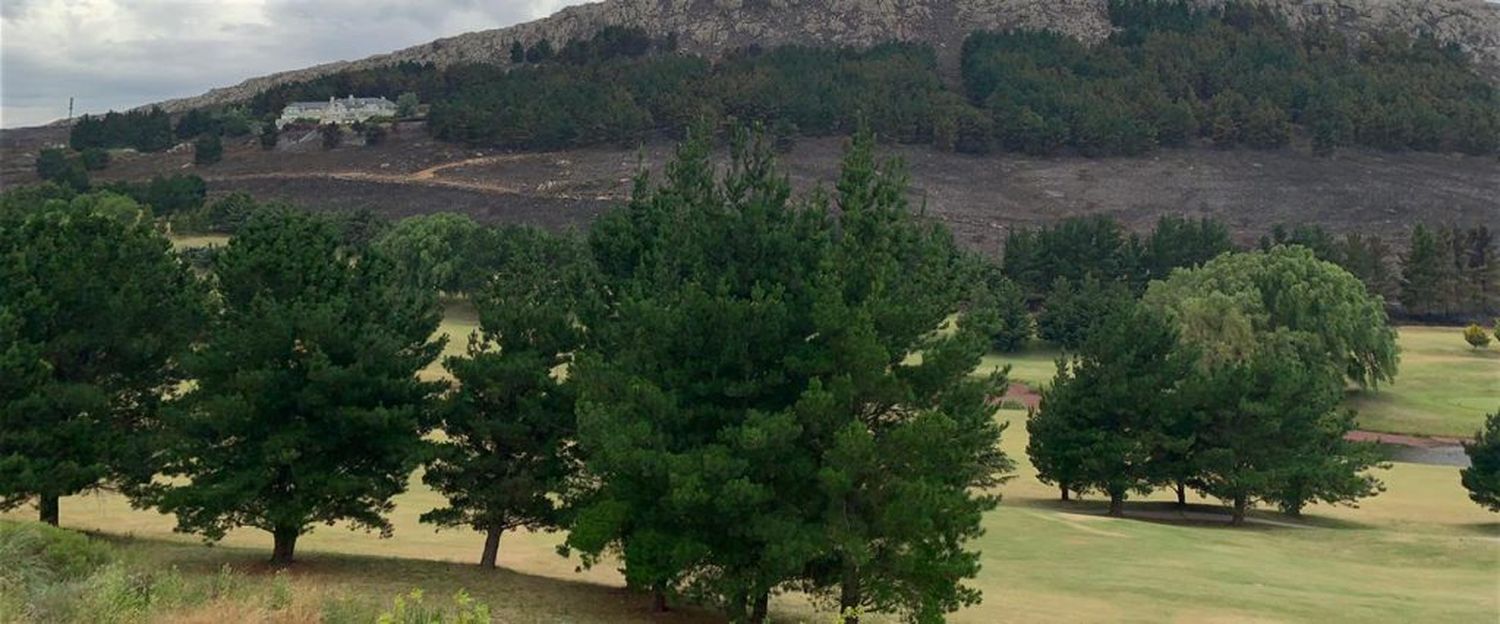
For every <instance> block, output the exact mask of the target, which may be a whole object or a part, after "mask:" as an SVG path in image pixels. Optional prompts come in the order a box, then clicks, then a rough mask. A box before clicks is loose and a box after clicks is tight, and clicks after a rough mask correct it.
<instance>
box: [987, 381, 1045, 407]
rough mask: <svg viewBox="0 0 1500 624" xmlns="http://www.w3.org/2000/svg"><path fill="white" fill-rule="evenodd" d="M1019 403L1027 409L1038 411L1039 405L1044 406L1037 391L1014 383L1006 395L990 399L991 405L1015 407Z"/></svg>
mask: <svg viewBox="0 0 1500 624" xmlns="http://www.w3.org/2000/svg"><path fill="white" fill-rule="evenodd" d="M1017 403H1019V404H1021V405H1023V406H1025V407H1026V409H1036V407H1037V406H1038V405H1041V404H1042V395H1041V394H1039V393H1038V392H1037V391H1036V390H1033V389H1031V386H1028V385H1026V384H1023V383H1013V384H1011V385H1010V387H1009V388H1006V389H1005V394H1003V395H1000V396H998V397H991V398H990V404H991V405H1006V404H1010V405H1014V404H1017Z"/></svg>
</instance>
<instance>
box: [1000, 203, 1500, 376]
mask: <svg viewBox="0 0 1500 624" xmlns="http://www.w3.org/2000/svg"><path fill="white" fill-rule="evenodd" d="M1277 246H1300V247H1305V248H1307V249H1309V250H1310V251H1311V252H1312V254H1313V255H1314V256H1316V257H1317V258H1318V259H1320V260H1326V261H1328V262H1332V263H1333V264H1336V265H1338V266H1339V267H1341V268H1343V269H1344V270H1346V271H1348V272H1349V273H1350V274H1352V275H1353V276H1354V277H1356V278H1358V279H1359V281H1360V282H1361V283H1363V284H1364V287H1365V289H1366V290H1367V291H1368V292H1370V293H1371V294H1373V295H1379V296H1381V297H1383V298H1384V300H1385V302H1386V303H1387V305H1388V306H1389V307H1390V311H1391V312H1392V313H1394V314H1396V315H1398V316H1402V317H1405V318H1412V319H1418V320H1426V321H1449V322H1461V323H1468V322H1481V323H1488V322H1490V320H1491V319H1494V318H1496V317H1500V255H1497V254H1500V241H1496V240H1495V236H1494V233H1493V232H1492V231H1491V230H1490V229H1489V227H1488V226H1485V225H1478V226H1474V227H1469V228H1463V227H1456V226H1445V227H1440V228H1430V227H1428V226H1425V225H1421V224H1418V225H1417V226H1416V227H1415V228H1414V229H1413V231H1412V237H1411V240H1410V242H1409V247H1408V249H1407V250H1405V251H1404V252H1401V253H1397V252H1395V251H1393V250H1392V249H1391V247H1390V246H1389V245H1387V244H1386V243H1385V242H1384V241H1383V240H1382V239H1380V238H1379V237H1375V236H1368V235H1363V234H1347V235H1345V236H1343V237H1337V236H1334V235H1333V234H1331V233H1329V232H1327V231H1326V230H1324V229H1322V228H1320V227H1318V226H1310V225H1301V226H1296V227H1292V228H1287V227H1284V226H1276V227H1275V228H1273V230H1272V231H1271V232H1270V233H1268V234H1267V235H1266V236H1265V237H1263V238H1262V239H1261V242H1260V249H1261V250H1263V251H1269V250H1271V249H1272V248H1274V247H1277ZM1233 249H1234V247H1233V245H1232V244H1231V242H1230V240H1229V235H1228V231H1227V229H1226V228H1225V227H1224V226H1223V225H1222V224H1219V223H1215V222H1212V221H1207V220H1200V221H1191V220H1186V219H1182V218H1178V217H1171V216H1167V217H1163V218H1162V219H1161V220H1160V221H1159V222H1158V223H1157V224H1156V226H1155V228H1153V229H1152V231H1150V232H1147V233H1145V234H1143V235H1142V234H1134V233H1130V232H1128V231H1126V230H1125V228H1124V227H1122V226H1121V225H1120V224H1119V223H1117V222H1115V221H1113V220H1111V219H1109V218H1108V217H1100V216H1094V217H1078V218H1073V219H1067V220H1064V221H1062V222H1060V223H1058V224H1056V225H1052V226H1046V227H1040V228H1035V229H1019V230H1012V231H1011V233H1010V235H1009V236H1008V237H1007V239H1006V243H1005V249H1004V252H1003V258H1002V263H1001V264H1002V273H1003V274H1004V276H1005V277H1006V278H1008V279H1009V280H1011V281H1013V282H1014V283H1015V284H1016V286H1017V287H1018V288H1019V289H1020V290H1021V292H1022V296H1023V297H1024V299H1025V300H1026V301H1027V302H1028V303H1029V304H1030V305H1031V306H1032V307H1037V308H1040V309H1041V314H1040V315H1039V316H1038V319H1037V320H1038V323H1037V330H1038V332H1039V333H1040V335H1041V337H1042V338H1044V339H1047V340H1049V341H1052V342H1055V343H1058V344H1060V345H1062V346H1065V347H1069V348H1076V347H1078V346H1080V345H1081V344H1082V339H1081V337H1082V336H1083V335H1084V334H1086V333H1087V331H1088V329H1089V327H1090V325H1091V324H1092V323H1094V322H1096V321H1097V320H1098V319H1100V318H1103V317H1104V316H1106V315H1107V313H1108V312H1109V311H1112V310H1113V309H1115V308H1116V307H1118V306H1115V305H1113V304H1112V303H1111V302H1112V301H1117V300H1118V299H1120V298H1121V297H1122V296H1124V295H1127V294H1129V293H1134V294H1136V295H1139V294H1140V293H1142V292H1144V290H1145V287H1146V285H1147V284H1148V283H1149V282H1151V281H1153V280H1161V279H1166V278H1167V277H1168V276H1169V275H1170V274H1171V272H1172V271H1173V270H1174V269H1177V268H1185V267H1192V266H1196V265H1199V264H1202V263H1204V262H1206V261H1208V260H1211V259H1213V258H1214V257H1216V256H1218V255H1220V254H1222V253H1224V252H1227V251H1231V250H1233Z"/></svg>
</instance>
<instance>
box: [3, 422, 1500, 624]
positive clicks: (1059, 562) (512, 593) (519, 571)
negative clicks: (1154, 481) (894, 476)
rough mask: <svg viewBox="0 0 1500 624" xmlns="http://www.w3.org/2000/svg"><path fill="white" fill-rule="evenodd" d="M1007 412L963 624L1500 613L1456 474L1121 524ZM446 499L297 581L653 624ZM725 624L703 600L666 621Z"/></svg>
mask: <svg viewBox="0 0 1500 624" xmlns="http://www.w3.org/2000/svg"><path fill="white" fill-rule="evenodd" d="M999 417H1000V418H1001V419H1003V420H1005V421H1007V422H1009V423H1011V426H1010V427H1009V428H1008V429H1007V431H1006V435H1005V440H1004V448H1005V450H1006V451H1007V452H1008V453H1009V454H1010V455H1011V456H1012V457H1014V458H1015V459H1016V460H1017V461H1018V463H1019V467H1018V470H1017V473H1016V478H1015V479H1013V480H1012V481H1010V482H1009V483H1007V484H1006V485H1005V486H1003V488H1002V492H1003V494H1004V496H1005V501H1004V502H1003V503H1002V505H1001V507H1000V508H999V509H997V510H996V511H994V512H991V513H990V514H989V515H988V516H987V517H986V518H985V526H986V529H987V532H986V534H985V536H984V537H983V538H982V539H980V540H979V542H978V543H977V544H975V546H976V547H977V548H979V549H980V550H981V551H982V552H983V565H984V568H983V571H982V572H981V573H980V576H979V578H978V579H976V581H975V583H974V584H975V586H977V587H979V588H980V589H982V590H983V591H984V593H985V600H984V602H983V604H981V605H979V606H976V607H973V608H970V609H967V610H965V611H962V612H960V613H958V614H956V615H955V616H954V617H953V618H952V620H953V621H955V622H973V623H976V624H977V623H987V622H1004V621H1017V622H1027V621H1068V622H1118V621H1140V622H1148V621H1149V622H1162V621H1176V622H1205V621H1206V622H1249V621H1256V622H1261V621H1314V620H1317V621H1322V622H1371V621H1393V622H1396V621H1406V622H1417V621H1421V622H1439V621H1441V622H1481V621H1494V617H1495V614H1496V613H1500V593H1497V592H1496V591H1495V589H1496V584H1497V582H1500V523H1497V516H1495V515H1494V514H1491V513H1489V512H1486V511H1484V510H1483V509H1481V508H1480V507H1478V506H1477V505H1474V504H1473V503H1471V502H1469V500H1468V499H1467V497H1466V496H1465V494H1464V492H1463V490H1462V488H1461V487H1460V486H1459V484H1458V471H1457V469H1455V468H1446V467H1437V466H1423V465H1416V464H1403V463H1398V464H1395V466H1394V467H1393V468H1392V469H1391V470H1390V471H1388V472H1385V473H1383V474H1382V478H1383V479H1384V480H1385V481H1386V484H1387V486H1388V491H1387V492H1385V493H1384V494H1382V495H1380V496H1379V497H1377V498H1375V499H1372V500H1370V501H1368V502H1366V503H1365V504H1364V505H1363V506H1362V508H1360V509H1350V508H1333V507H1327V506H1316V507H1313V508H1312V509H1310V510H1309V511H1308V517H1307V519H1306V520H1304V521H1301V522H1293V521H1291V520H1289V519H1287V518H1285V517H1282V516H1280V515H1279V514H1275V513H1271V512H1256V513H1255V514H1254V517H1255V518H1257V519H1259V520H1262V521H1266V522H1270V523H1275V524H1259V525H1252V526H1250V527H1246V528H1242V529H1230V528H1227V527H1224V526H1221V525H1219V524H1217V523H1204V522H1201V521H1199V522H1189V521H1180V520H1178V521H1166V520H1164V519H1160V518H1158V519H1142V518H1141V517H1140V516H1139V514H1142V513H1145V512H1156V513H1163V514H1168V515H1170V514H1172V513H1174V512H1172V511H1171V508H1170V506H1169V505H1167V504H1166V503H1165V501H1166V500H1167V498H1168V497H1167V496H1166V495H1162V496H1157V497H1153V498H1151V499H1150V500H1147V501H1140V502H1137V503H1135V504H1133V505H1131V506H1130V507H1128V509H1127V513H1131V514H1138V517H1137V518H1126V519H1112V518H1107V517H1104V516H1103V515H1102V512H1103V505H1104V503H1103V501H1100V500H1087V501H1084V502H1081V503H1078V502H1075V503H1071V504H1066V505H1064V504H1061V503H1058V502H1056V501H1055V500H1054V499H1055V496H1056V494H1055V492H1054V490H1053V489H1052V488H1051V487H1049V486H1046V485H1044V484H1042V483H1040V482H1038V481H1036V479H1035V478H1034V475H1033V472H1032V470H1031V468H1030V466H1029V464H1028V463H1027V462H1026V458H1025V452H1024V448H1025V444H1026V439H1025V428H1024V427H1023V426H1021V425H1022V420H1023V419H1024V418H1025V414H1024V413H1023V412H1019V411H1004V412H1001V413H1000V416H999ZM437 502H438V498H437V495H435V494H434V493H433V492H431V491H429V490H427V489H426V488H424V487H422V486H421V485H420V482H419V481H417V479H416V478H415V477H414V478H413V486H412V490H411V491H410V492H408V493H406V494H404V495H402V496H400V497H398V498H397V500H396V510H395V512H394V513H393V514H392V516H391V519H392V522H393V523H394V525H395V529H396V531H395V535H394V537H392V538H391V539H387V540H382V539H379V538H378V537H376V536H374V535H370V534H366V533H360V532H351V531H347V530H344V529H342V528H338V527H332V528H330V527H318V528H317V530H316V531H315V532H314V533H312V534H311V535H309V536H307V537H306V538H304V540H303V541H302V542H301V543H300V544H299V553H300V556H301V558H302V560H303V563H302V564H301V565H300V566H299V567H298V568H297V570H296V572H295V575H294V578H295V581H296V583H298V588H299V590H298V591H299V592H304V591H306V592H312V593H313V594H314V595H323V594H335V595H346V594H352V595H354V596H356V597H358V599H360V600H365V601H375V602H378V601H381V600H389V598H390V597H391V596H394V595H396V594H399V593H403V592H405V591H408V590H409V589H411V588H415V587H420V588H423V589H424V590H425V591H426V592H427V593H428V594H429V595H431V596H435V597H436V596H449V595H451V594H452V593H453V592H454V591H456V590H457V589H459V588H464V589H467V590H468V591H469V592H470V593H471V594H473V595H474V596H475V597H476V598H479V599H481V600H484V601H486V602H487V603H489V604H491V605H492V606H493V607H494V608H495V609H496V615H497V617H498V618H499V619H500V621H506V622H514V621H520V622H526V621H537V622H543V621H568V622H617V621H647V620H648V619H649V618H648V615H647V614H646V613H645V611H644V609H645V604H646V603H645V601H644V599H642V598H640V597H637V596H633V595H631V594H629V593H626V592H623V591H620V590H619V589H618V585H619V582H620V579H619V576H618V574H617V573H616V572H615V571H614V570H613V569H612V567H611V566H609V565H605V566H601V567H597V568H595V569H593V570H589V571H586V572H581V573H580V572H577V571H576V566H577V561H576V560H569V559H564V558H562V557H559V556H558V555H557V554H556V553H555V552H554V547H555V545H556V544H557V542H558V539H559V536H557V535H549V534H523V533H518V534H514V535H508V536H507V537H506V538H505V539H504V540H503V542H502V545H501V556H500V558H501V565H503V566H505V567H506V568H507V569H508V570H507V571H502V572H499V573H496V574H485V573H483V572H481V571H479V570H476V569H474V568H473V567H472V566H469V565H468V563H469V562H471V561H473V560H475V559H476V558H477V557H478V553H479V549H480V545H481V541H482V538H481V536H480V535H478V534H476V533H472V532H468V531H441V532H439V531H435V530H434V529H433V528H432V527H429V526H426V525H422V524H419V523H418V522H417V515H418V514H420V513H421V512H423V511H426V510H427V509H429V508H431V507H432V506H433V505H435V504H436V503H437ZM1195 503H1211V501H1195ZM1197 508H1199V509H1214V508H1213V507H1206V506H1205V507H1197ZM31 513H32V512H31V511H30V510H29V509H23V510H20V511H17V512H14V513H13V514H10V516H11V517H29V516H30V514H31ZM62 517H63V522H64V524H65V525H67V526H71V527H77V528H83V529H88V530H92V531H103V532H107V533H108V534H110V535H118V536H131V537H130V539H124V540H122V541H121V543H122V545H123V547H124V548H125V549H126V550H127V551H130V552H134V553H136V556H137V557H139V558H142V559H145V560H147V561H149V562H150V563H151V565H153V566H157V567H162V568H166V567H170V566H173V565H176V566H178V567H180V568H182V569H183V570H184V571H185V572H189V573H195V572H203V573H208V572H210V571H213V570H217V569H218V567H219V566H220V565H222V564H224V563H230V564H231V565H233V566H235V567H236V568H237V569H241V570H247V571H248V572H249V573H250V574H251V575H252V577H254V576H255V575H257V574H259V575H262V576H263V575H264V574H265V570H264V568H263V566H261V565H260V564H259V562H260V561H262V560H263V559H264V557H265V556H267V553H268V552H269V547H270V540H269V538H268V537H267V536H266V535H265V534H263V533H260V532H257V531H236V532H233V533H231V534H230V536H229V537H228V538H227V539H226V540H225V541H224V542H223V547H218V548H203V547H201V546H197V545H195V544H194V543H193V540H192V538H191V537H187V536H180V535H174V534H172V533H171V526H172V522H171V519H170V518H167V517H164V516H161V515H159V514H156V513H154V512H150V511H139V510H132V509H130V508H129V506H128V505H127V504H126V503H125V501H123V500H122V499H120V498H119V497H117V496H114V495H108V494H105V495H89V496H82V497H72V498H68V499H65V500H64V501H63V505H62ZM392 558H394V559H392ZM777 610H778V612H779V613H780V614H781V620H782V621H796V622H802V621H812V619H813V618H814V616H815V613H814V610H813V609H812V607H811V606H810V605H809V603H808V602H807V600H805V599H804V598H802V597H800V596H795V595H791V596H782V597H780V598H778V601H777ZM708 619H709V618H708V617H707V616H705V615H704V614H703V613H701V612H697V611H690V612H687V613H680V614H678V615H675V616H673V617H671V618H667V619H666V620H664V621H672V622H691V621H705V620H708ZM823 619H824V618H822V617H818V620H817V621H819V622H821V621H823Z"/></svg>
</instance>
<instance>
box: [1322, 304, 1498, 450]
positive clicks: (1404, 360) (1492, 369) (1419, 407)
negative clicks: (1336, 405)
mask: <svg viewBox="0 0 1500 624" xmlns="http://www.w3.org/2000/svg"><path fill="white" fill-rule="evenodd" d="M1400 343H1401V368H1400V372H1399V374H1398V375H1397V376H1396V382H1395V383H1393V384H1390V385H1389V386H1382V387H1381V388H1379V389H1378V390H1353V391H1351V392H1350V396H1349V406H1350V407H1353V408H1354V409H1356V410H1358V412H1359V424H1360V427H1361V428H1364V429H1370V430H1372V431H1382V432H1388V433H1410V434H1418V435H1434V436H1455V437H1469V436H1472V435H1474V432H1475V431H1477V430H1479V428H1480V426H1481V425H1482V424H1483V423H1484V415H1485V414H1487V413H1490V412H1493V411H1494V410H1495V409H1497V408H1500V349H1496V348H1495V347H1493V346H1492V347H1490V348H1488V349H1474V348H1472V347H1470V346H1469V344H1468V343H1466V342H1464V339H1463V329H1462V328H1458V327H1415V326H1410V327H1402V328H1401V340H1400Z"/></svg>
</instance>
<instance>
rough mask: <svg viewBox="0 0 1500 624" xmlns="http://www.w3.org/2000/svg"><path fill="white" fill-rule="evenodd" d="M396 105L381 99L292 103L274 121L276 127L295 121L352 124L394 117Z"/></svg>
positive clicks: (331, 99) (354, 98)
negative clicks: (373, 118) (371, 119)
mask: <svg viewBox="0 0 1500 624" xmlns="http://www.w3.org/2000/svg"><path fill="white" fill-rule="evenodd" d="M395 116H396V104H395V103H394V102H392V101H390V100H387V99H385V98H383V97H374V98H357V97H354V96H353V95H350V96H349V97H348V98H345V99H342V100H340V99H335V98H331V97H330V98H328V101H327V102H292V103H291V104H287V105H286V108H285V109H282V111H281V118H280V119H277V120H276V126H277V127H284V126H286V125H287V124H289V123H293V122H296V121H307V120H311V121H316V122H318V123H319V124H329V123H334V124H352V123H354V122H357V121H364V120H366V119H369V118H371V117H395Z"/></svg>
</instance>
